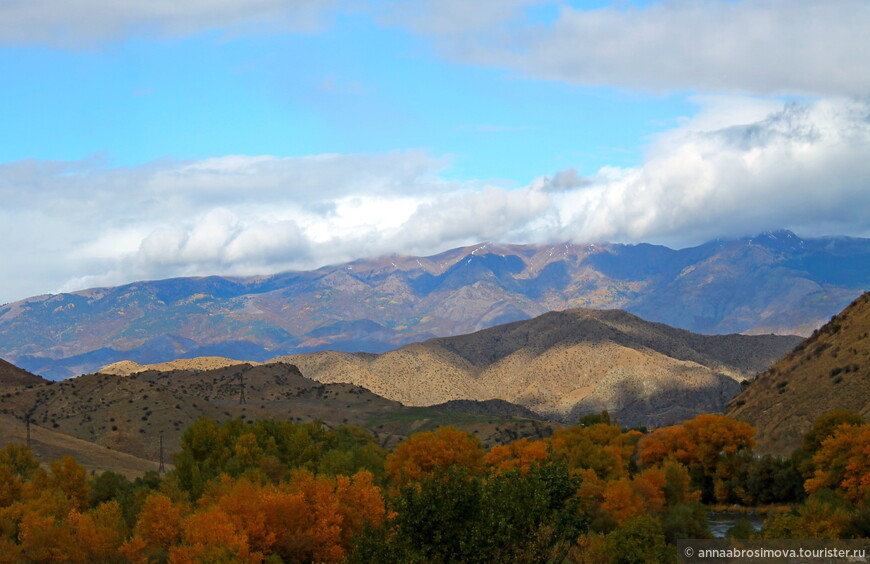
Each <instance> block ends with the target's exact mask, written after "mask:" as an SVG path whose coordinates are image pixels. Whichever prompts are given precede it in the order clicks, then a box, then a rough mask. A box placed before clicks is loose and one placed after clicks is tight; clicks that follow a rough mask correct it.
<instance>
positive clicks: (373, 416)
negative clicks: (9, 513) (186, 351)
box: [0, 359, 559, 473]
mask: <svg viewBox="0 0 870 564" xmlns="http://www.w3.org/2000/svg"><path fill="white" fill-rule="evenodd" d="M160 368H161V369H160V370H155V369H153V367H150V366H138V365H134V364H132V363H125V364H122V365H115V366H112V367H109V369H108V371H107V373H93V374H86V375H83V376H79V377H75V378H70V379H68V380H64V381H62V382H53V381H44V380H43V381H41V382H40V383H35V384H34V383H28V384H17V385H14V386H11V387H10V388H8V389H7V390H6V391H5V392H4V393H2V394H0V425H2V427H0V447H2V446H3V445H5V444H6V443H7V442H9V441H22V439H23V436H24V435H23V433H24V423H23V421H24V417H25V415H26V414H29V415H30V418H31V421H32V422H33V423H32V424H31V431H32V434H33V439H34V441H39V445H38V454H40V455H44V456H46V457H49V456H54V457H57V456H58V455H60V456H62V455H63V454H73V455H74V456H76V458H78V459H81V461H82V463H83V464H85V465H86V467H90V468H93V469H106V468H110V469H116V468H115V467H113V466H112V465H113V464H114V465H115V466H116V467H117V469H116V471H121V470H123V471H125V472H128V473H129V472H135V471H137V470H138V471H140V472H143V471H145V470H148V469H156V466H154V463H155V461H157V460H159V455H160V448H159V445H160V437H161V435H162V436H163V438H164V455H165V461H166V462H170V461H171V460H172V458H171V455H172V453H174V452H176V451H177V450H178V444H179V439H180V437H181V434H182V433H183V432H184V430H185V429H186V428H187V427H188V426H189V425H190V424H191V423H193V422H195V421H196V420H198V419H199V418H200V417H203V416H205V417H209V418H211V419H215V420H217V421H226V420H228V419H231V418H242V419H244V420H245V421H253V420H256V419H281V420H287V419H289V420H293V421H297V422H311V421H315V420H319V421H322V422H323V424H325V425H328V426H332V427H336V426H340V425H345V424H355V425H359V426H362V427H365V428H367V429H369V431H370V432H372V433H373V434H374V435H375V436H376V437H377V439H378V441H379V442H380V444H382V445H384V446H392V445H394V444H395V443H396V442H398V441H400V440H402V439H404V438H406V437H407V436H408V435H410V434H411V433H413V432H416V431H421V430H430V429H434V428H437V427H438V426H439V425H455V426H457V427H459V428H461V429H465V430H467V431H469V432H471V433H474V434H475V435H476V436H478V437H479V438H480V439H481V441H482V442H483V443H484V444H488V445H491V444H496V443H503V442H507V441H510V440H513V439H516V438H519V437H535V438H540V437H544V436H549V435H550V434H552V431H553V429H555V428H558V427H559V425H558V424H557V423H553V422H547V421H541V420H537V419H534V420H533V419H529V418H528V417H515V416H514V415H513V414H511V413H479V412H476V411H475V410H474V409H472V408H471V407H469V408H467V409H459V410H458V411H457V410H455V409H454V410H446V409H445V410H439V409H437V408H419V407H405V406H403V405H401V404H399V403H398V402H395V401H391V400H388V399H385V398H382V397H380V396H377V395H375V394H373V393H371V392H369V391H368V390H365V389H363V388H360V387H358V386H354V385H351V384H321V383H319V382H315V381H313V380H309V379H307V378H305V377H303V376H302V375H301V374H300V373H299V370H298V369H297V368H296V367H295V366H293V365H289V364H285V363H281V362H275V363H270V364H265V365H251V364H248V363H239V362H233V361H227V359H194V360H182V361H178V362H172V363H167V364H165V365H163V366H161V367H160ZM242 386H244V397H245V403H241V402H240V400H241V395H242ZM524 415H528V414H524ZM22 442H23V441H22ZM107 453H124V454H125V455H128V457H127V458H123V457H122V458H123V460H122V459H120V458H118V457H115V458H112V457H111V456H108V454H107ZM134 457H135V459H134ZM43 459H44V460H46V459H45V458H43ZM50 459H51V458H48V459H47V460H50ZM141 459H144V460H141ZM136 460H139V462H136Z"/></svg>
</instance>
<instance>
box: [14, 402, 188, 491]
mask: <svg viewBox="0 0 870 564" xmlns="http://www.w3.org/2000/svg"><path fill="white" fill-rule="evenodd" d="M26 441H27V431H26V428H25V426H24V422H23V421H22V420H20V419H18V418H16V417H13V416H11V415H5V414H0V446H5V445H7V444H10V443H20V444H25V442H26ZM30 448H31V450H32V451H33V454H34V456H36V459H37V460H39V461H40V462H41V463H43V464H44V465H45V464H47V463H49V462H51V461H53V460H60V459H61V458H63V457H64V456H72V457H74V458H75V459H76V461H77V462H78V463H79V464H81V465H82V466H84V467H85V468H86V469H88V470H90V471H93V472H104V471H106V470H111V471H113V472H117V473H119V474H124V475H125V476H127V477H129V478H132V477H135V476H141V475H142V474H144V473H145V472H147V471H149V470H151V471H155V472H156V471H157V470H158V469H159V468H160V464H159V463H158V462H155V461H153V460H145V459H143V458H139V457H136V456H133V455H130V454H126V453H123V452H118V451H116V450H112V449H110V448H107V447H104V446H101V445H98V444H95V443H92V442H89V441H85V440H82V439H78V438H76V437H73V436H70V435H66V434H64V433H58V432H56V431H52V430H51V429H47V428H45V427H42V426H40V425H35V424H31V426H30ZM168 468H171V465H167V469H168Z"/></svg>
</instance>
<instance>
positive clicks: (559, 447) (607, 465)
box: [550, 423, 641, 479]
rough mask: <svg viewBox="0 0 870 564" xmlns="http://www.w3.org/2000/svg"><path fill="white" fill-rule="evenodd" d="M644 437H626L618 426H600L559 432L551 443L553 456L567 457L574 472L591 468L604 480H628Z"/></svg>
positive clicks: (575, 427)
mask: <svg viewBox="0 0 870 564" xmlns="http://www.w3.org/2000/svg"><path fill="white" fill-rule="evenodd" d="M640 436H641V434H640V433H639V432H637V431H629V432H627V433H623V432H622V430H621V429H620V428H619V427H617V426H615V425H607V424H604V423H599V424H596V425H591V426H589V427H579V426H573V427H568V428H567V429H559V430H558V431H556V432H555V433H554V434H553V437H552V438H551V439H550V444H551V445H552V447H553V454H554V455H556V456H558V457H564V458H565V459H566V460H567V461H568V464H569V465H570V467H571V468H572V469H574V470H575V471H576V470H580V469H584V468H589V469H592V470H594V471H595V473H596V475H598V477H599V478H602V479H617V478H624V477H627V476H628V463H629V460H630V459H631V456H632V454H633V453H634V448H635V444H636V443H637V440H638V438H639V437H640Z"/></svg>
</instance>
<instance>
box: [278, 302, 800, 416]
mask: <svg viewBox="0 0 870 564" xmlns="http://www.w3.org/2000/svg"><path fill="white" fill-rule="evenodd" d="M797 341H798V339H797V338H792V337H775V336H757V337H750V336H743V335H724V336H705V335H697V334H694V333H690V332H688V331H683V330H679V329H674V328H672V327H668V326H666V325H662V324H657V323H649V322H646V321H644V320H642V319H640V318H638V317H635V316H633V315H630V314H628V313H625V312H623V311H619V310H589V309H574V310H567V311H561V312H550V313H547V314H544V315H542V316H539V317H537V318H534V319H531V320H527V321H518V322H515V323H509V324H506V325H500V326H497V327H493V328H491V329H486V330H483V331H478V332H476V333H472V334H469V335H461V336H458V337H448V338H441V339H432V340H429V341H425V342H423V343H415V344H412V345H408V346H405V347H402V348H399V349H396V350H394V351H390V352H387V353H384V354H380V355H374V354H349V353H341V352H332V351H327V352H317V353H311V354H300V355H293V356H287V357H280V358H278V359H274V360H281V361H284V362H289V363H292V364H295V365H296V366H298V367H299V369H300V371H301V372H302V373H303V374H304V375H305V376H306V377H308V378H313V379H315V380H318V381H320V382H349V383H352V384H356V385H358V386H363V387H365V388H367V389H369V390H371V391H373V392H374V393H376V394H379V395H382V396H384V397H387V398H390V399H393V400H396V401H399V402H402V403H404V404H406V405H418V406H422V405H432V404H438V403H442V402H446V401H450V400H457V399H472V400H479V401H483V400H490V399H503V400H507V401H510V402H513V403H516V404H519V405H522V406H525V407H528V408H530V409H532V410H534V411H536V412H538V413H541V414H543V415H546V416H548V417H554V418H557V419H560V420H562V421H575V420H576V419H577V417H579V416H580V415H582V414H585V413H591V412H597V411H600V410H602V409H608V410H609V411H611V412H612V413H615V414H616V415H617V416H618V417H619V418H620V421H621V422H622V423H623V424H627V425H636V424H646V425H662V424H668V423H672V422H676V421H682V420H684V419H687V418H690V417H692V416H694V415H695V414H698V413H702V412H715V411H721V410H722V408H723V407H724V405H725V402H726V401H728V399H730V398H731V397H733V395H734V394H736V393H737V392H738V391H739V390H740V384H739V381H741V380H743V379H744V378H747V377H749V376H752V375H753V374H754V373H756V372H757V371H759V370H763V369H765V368H767V367H769V366H770V365H771V364H772V363H773V362H775V361H776V359H777V358H779V357H780V356H781V355H782V354H784V353H785V352H786V351H788V350H790V349H791V347H793V346H794V344H795V343H796V342H797Z"/></svg>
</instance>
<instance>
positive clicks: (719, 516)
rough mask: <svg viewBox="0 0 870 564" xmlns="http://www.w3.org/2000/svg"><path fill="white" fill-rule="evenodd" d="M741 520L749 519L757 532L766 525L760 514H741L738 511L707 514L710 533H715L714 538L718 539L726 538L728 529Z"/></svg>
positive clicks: (710, 512) (709, 512)
mask: <svg viewBox="0 0 870 564" xmlns="http://www.w3.org/2000/svg"><path fill="white" fill-rule="evenodd" d="M741 519H747V520H748V521H749V523H750V524H751V525H752V527H753V528H754V529H755V530H756V532H757V531H760V530H761V525H762V524H763V523H764V515H759V514H758V513H740V512H737V511H708V512H707V521H708V522H709V524H710V531H711V532H712V533H713V537H714V538H717V539H721V538H725V534H726V533H727V532H728V529H730V528H731V527H733V526H734V525H736V524H737V521H739V520H741Z"/></svg>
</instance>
